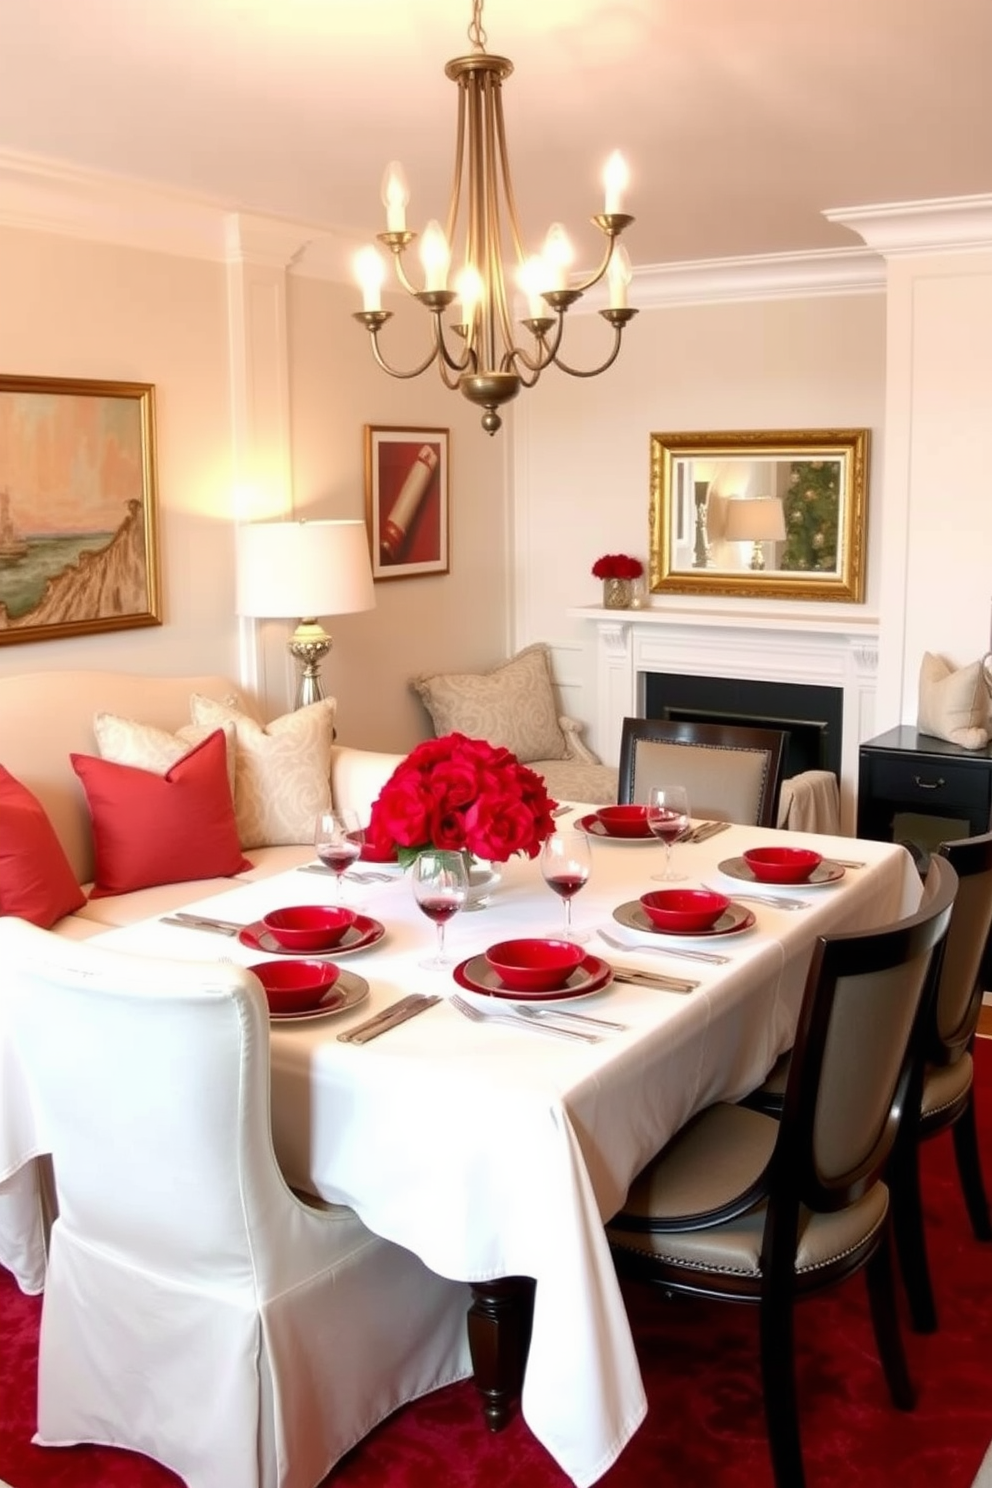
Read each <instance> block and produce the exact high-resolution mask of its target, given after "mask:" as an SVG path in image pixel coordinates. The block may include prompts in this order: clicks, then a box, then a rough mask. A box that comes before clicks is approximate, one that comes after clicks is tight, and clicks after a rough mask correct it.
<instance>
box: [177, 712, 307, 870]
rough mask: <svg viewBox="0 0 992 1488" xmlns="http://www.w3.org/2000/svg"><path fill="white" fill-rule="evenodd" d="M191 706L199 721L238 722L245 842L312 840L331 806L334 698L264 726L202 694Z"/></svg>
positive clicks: (239, 807) (238, 796)
mask: <svg viewBox="0 0 992 1488" xmlns="http://www.w3.org/2000/svg"><path fill="white" fill-rule="evenodd" d="M190 706H191V708H192V712H193V722H194V723H197V724H203V725H205V726H207V727H210V728H222V727H223V726H224V724H228V723H230V724H233V725H234V730H235V734H236V736H237V749H236V760H235V785H234V801H235V812H236V814H237V819H238V835H239V837H240V839H241V846H242V847H244V848H252V847H275V846H278V845H280V844H283V843H306V842H312V841H313V829H314V821H315V818H316V816H317V813H318V812H320V811H326V810H327V809H328V808H329V807H330V805H331V747H332V745H333V743H334V714H335V710H336V707H337V704H336V702H335V700H334V698H322V699H321V701H320V702H318V703H310V704H309V705H308V706H307V707H305V708H297V710H296V712H295V713H286V714H284V715H283V717H282V718H277V719H275V720H274V721H273V722H272V723H269V724H265V725H264V726H263V725H262V724H260V723H258V722H257V720H256V719H254V718H251V717H250V716H249V715H248V714H247V713H242V712H241V711H240V710H239V709H237V708H234V707H232V706H230V705H229V704H227V703H217V702H214V701H213V699H212V698H206V697H202V696H201V695H200V694H199V693H194V695H193V697H192V698H191V700H190Z"/></svg>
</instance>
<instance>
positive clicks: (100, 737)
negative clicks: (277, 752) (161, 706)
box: [93, 713, 237, 801]
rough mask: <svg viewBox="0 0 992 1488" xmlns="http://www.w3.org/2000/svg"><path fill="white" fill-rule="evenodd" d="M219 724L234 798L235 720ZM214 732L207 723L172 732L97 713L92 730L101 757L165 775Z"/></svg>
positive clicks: (191, 725) (112, 714)
mask: <svg viewBox="0 0 992 1488" xmlns="http://www.w3.org/2000/svg"><path fill="white" fill-rule="evenodd" d="M215 727H216V725H215ZM220 727H221V729H222V731H223V734H224V743H225V746H226V749H227V779H228V784H229V785H230V787H231V800H232V801H233V800H234V783H235V760H236V753H237V734H236V732H235V728H234V724H233V723H224V724H221V725H220ZM213 732H214V729H213V728H210V727H208V726H207V725H205V724H195V723H187V724H185V725H184V726H183V727H182V728H180V729H177V730H176V732H175V733H174V734H170V733H169V732H168V730H167V729H160V728H155V726H154V725H153V724H150V723H136V722H135V721H134V719H133V718H119V717H118V715H117V714H116V713H97V714H96V715H95V716H94V719H93V733H94V734H95V735H96V747H97V749H98V750H99V752H100V758H101V759H105V760H112V761H113V763H114V764H116V765H134V767H135V768H136V769H138V770H151V771H152V772H153V774H155V775H164V774H165V772H166V770H168V769H170V768H171V767H172V766H173V765H174V764H175V763H176V761H177V760H180V759H182V757H183V755H184V754H188V753H189V751H190V750H191V749H192V748H193V746H194V745H195V744H202V743H203V741H204V739H205V738H206V737H207V735H208V734H212V733H213Z"/></svg>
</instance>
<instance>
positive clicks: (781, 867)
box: [744, 847, 823, 884]
mask: <svg viewBox="0 0 992 1488" xmlns="http://www.w3.org/2000/svg"><path fill="white" fill-rule="evenodd" d="M744 861H745V863H746V864H747V866H748V867H749V868H750V870H751V872H752V873H753V874H754V876H755V878H756V879H757V880H758V882H759V883H771V884H798V883H806V882H807V881H808V879H809V876H810V874H811V873H812V872H813V870H814V869H815V868H819V866H820V864H821V863H822V862H823V859H822V858H821V856H820V854H819V853H818V852H813V851H812V850H811V849H810V848H806V847H755V848H752V849H751V851H750V852H746V853H745V854H744Z"/></svg>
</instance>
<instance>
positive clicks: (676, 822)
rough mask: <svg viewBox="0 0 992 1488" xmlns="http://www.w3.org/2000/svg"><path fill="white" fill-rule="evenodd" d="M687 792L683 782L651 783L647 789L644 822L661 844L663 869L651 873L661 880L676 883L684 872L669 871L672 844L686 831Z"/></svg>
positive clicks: (688, 819) (688, 820) (682, 877)
mask: <svg viewBox="0 0 992 1488" xmlns="http://www.w3.org/2000/svg"><path fill="white" fill-rule="evenodd" d="M690 820H691V818H690V816H689V792H688V791H687V790H686V788H685V786H684V785H654V786H652V787H651V790H650V791H649V792H648V801H647V823H648V826H649V827H650V828H651V831H652V833H653V835H654V836H655V837H657V838H658V840H659V842H663V843H664V844H665V871H664V873H653V874H652V875H651V877H652V878H654V879H660V880H661V881H662V882H663V883H679V882H680V881H681V880H682V879H684V878H685V874H684V873H675V872H673V870H672V844H673V843H675V842H678V840H679V838H680V837H681V836H683V834H684V833H685V832H687V831H688V830H689V822H690Z"/></svg>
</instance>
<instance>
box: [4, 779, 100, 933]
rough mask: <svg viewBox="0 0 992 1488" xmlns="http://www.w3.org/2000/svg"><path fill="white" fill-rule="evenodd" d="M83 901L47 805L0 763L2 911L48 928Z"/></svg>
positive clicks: (80, 890)
mask: <svg viewBox="0 0 992 1488" xmlns="http://www.w3.org/2000/svg"><path fill="white" fill-rule="evenodd" d="M85 903H86V895H85V894H84V893H83V891H82V889H81V888H80V887H79V885H78V883H77V882H76V875H75V874H74V873H73V871H72V868H71V867H70V866H69V859H68V858H67V857H66V855H65V851H64V849H63V847H62V844H61V842H60V841H59V839H58V837H57V836H56V835H55V828H54V827H53V826H52V824H51V822H50V821H49V820H48V817H47V816H46V814H45V808H44V807H43V806H42V804H41V802H40V801H39V800H38V798H37V796H34V795H32V794H31V792H30V791H29V790H28V788H27V786H26V785H22V784H21V782H20V781H19V780H15V779H14V777H13V775H11V773H10V771H9V770H5V769H4V767H3V765H0V914H5V915H17V916H18V918H20V919H22V920H30V921H31V923H32V925H38V926H40V928H41V929H42V930H50V929H51V928H52V926H53V925H54V924H55V921H56V920H60V919H61V918H62V916H63V915H67V914H72V913H73V912H74V910H77V909H79V908H81V906H82V905H84V904H85Z"/></svg>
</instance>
